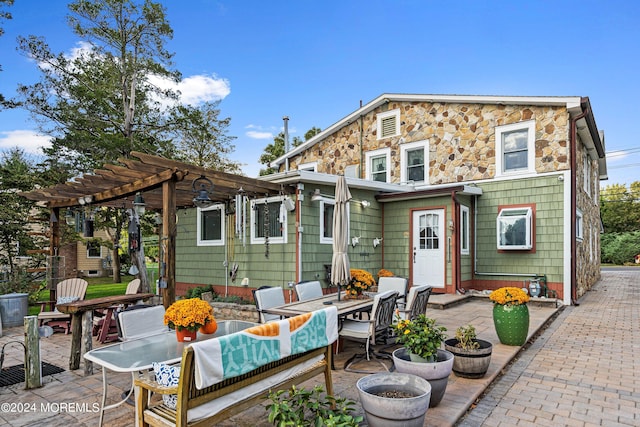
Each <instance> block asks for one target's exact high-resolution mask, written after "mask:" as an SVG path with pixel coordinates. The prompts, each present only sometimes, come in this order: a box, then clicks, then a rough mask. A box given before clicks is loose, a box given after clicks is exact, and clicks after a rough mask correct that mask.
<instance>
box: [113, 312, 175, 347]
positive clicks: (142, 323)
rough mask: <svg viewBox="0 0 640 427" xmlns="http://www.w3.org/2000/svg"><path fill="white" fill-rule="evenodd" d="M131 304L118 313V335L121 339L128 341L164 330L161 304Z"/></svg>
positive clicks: (165, 326) (165, 327)
mask: <svg viewBox="0 0 640 427" xmlns="http://www.w3.org/2000/svg"><path fill="white" fill-rule="evenodd" d="M138 307H141V306H138V305H132V306H130V307H128V308H127V309H125V310H124V311H121V312H120V313H118V322H117V323H118V335H119V336H120V339H121V340H122V341H129V340H133V339H136V338H142V337H146V336H149V335H155V334H159V333H162V332H166V331H167V329H168V326H167V325H165V324H164V312H165V308H164V306H163V305H154V306H151V307H143V308H138Z"/></svg>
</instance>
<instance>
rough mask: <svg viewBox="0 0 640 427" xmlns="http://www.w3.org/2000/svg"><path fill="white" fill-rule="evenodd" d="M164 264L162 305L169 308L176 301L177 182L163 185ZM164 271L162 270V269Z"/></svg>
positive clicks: (173, 180)
mask: <svg viewBox="0 0 640 427" xmlns="http://www.w3.org/2000/svg"><path fill="white" fill-rule="evenodd" d="M160 243H161V247H162V263H163V265H164V277H160V281H162V280H163V279H164V280H165V281H166V283H167V286H166V287H164V288H162V304H163V305H164V306H165V308H168V307H169V306H170V305H171V304H172V303H173V302H174V301H175V299H176V181H175V178H173V179H171V180H169V181H165V182H163V183H162V238H161V239H160ZM161 270H162V269H161Z"/></svg>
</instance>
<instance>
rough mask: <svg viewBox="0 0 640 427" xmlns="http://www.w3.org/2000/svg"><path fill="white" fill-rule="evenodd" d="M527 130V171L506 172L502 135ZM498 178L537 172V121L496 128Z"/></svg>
mask: <svg viewBox="0 0 640 427" xmlns="http://www.w3.org/2000/svg"><path fill="white" fill-rule="evenodd" d="M522 129H526V130H527V169H519V170H515V171H504V170H503V168H504V165H503V164H502V163H503V161H502V159H503V158H504V150H503V147H502V134H503V133H506V132H512V131H515V130H522ZM495 134H496V176H504V175H522V174H529V173H535V171H536V146H535V145H536V144H535V142H536V121H535V120H528V121H525V122H518V123H512V124H510V125H504V126H496V130H495Z"/></svg>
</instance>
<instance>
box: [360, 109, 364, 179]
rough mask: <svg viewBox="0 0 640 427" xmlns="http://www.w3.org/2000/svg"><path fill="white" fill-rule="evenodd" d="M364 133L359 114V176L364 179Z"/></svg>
mask: <svg viewBox="0 0 640 427" xmlns="http://www.w3.org/2000/svg"><path fill="white" fill-rule="evenodd" d="M360 108H362V100H360ZM363 133H364V118H363V117H362V115H360V178H362V179H364V147H363V146H362V143H363V141H364V138H363V136H362V134H363Z"/></svg>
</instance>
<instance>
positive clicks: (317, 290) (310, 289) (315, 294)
mask: <svg viewBox="0 0 640 427" xmlns="http://www.w3.org/2000/svg"><path fill="white" fill-rule="evenodd" d="M296 295H298V301H307V300H310V299H314V298H320V297H322V296H323V295H324V294H323V293H322V285H321V284H320V282H319V281H317V280H314V281H312V282H303V283H298V284H297V285H296Z"/></svg>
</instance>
